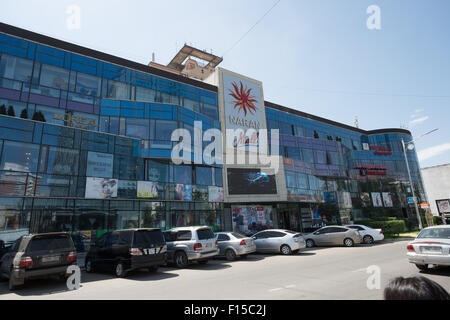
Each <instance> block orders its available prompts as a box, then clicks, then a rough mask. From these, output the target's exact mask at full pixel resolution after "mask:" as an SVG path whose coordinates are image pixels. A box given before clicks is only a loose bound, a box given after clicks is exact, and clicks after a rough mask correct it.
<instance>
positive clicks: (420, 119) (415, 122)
mask: <svg viewBox="0 0 450 320" xmlns="http://www.w3.org/2000/svg"><path fill="white" fill-rule="evenodd" d="M429 118H430V117H428V116H425V117H422V118H418V119H415V120H413V121H410V122H409V125H410V126H412V127H413V126H416V125H418V124H421V123H423V122H425V121H427V120H428V119H429Z"/></svg>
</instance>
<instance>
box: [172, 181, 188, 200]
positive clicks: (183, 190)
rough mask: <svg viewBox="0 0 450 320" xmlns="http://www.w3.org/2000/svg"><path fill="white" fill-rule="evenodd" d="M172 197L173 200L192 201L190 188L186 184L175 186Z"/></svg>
mask: <svg viewBox="0 0 450 320" xmlns="http://www.w3.org/2000/svg"><path fill="white" fill-rule="evenodd" d="M174 196H175V199H174V200H180V201H192V186H191V185H187V184H177V185H176V186H175V195H174Z"/></svg>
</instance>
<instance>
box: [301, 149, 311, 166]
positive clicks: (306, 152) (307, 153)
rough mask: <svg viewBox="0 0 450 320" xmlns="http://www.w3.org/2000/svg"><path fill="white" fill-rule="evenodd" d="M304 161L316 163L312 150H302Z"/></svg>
mask: <svg viewBox="0 0 450 320" xmlns="http://www.w3.org/2000/svg"><path fill="white" fill-rule="evenodd" d="M302 154H303V161H305V162H309V163H314V154H313V151H312V150H311V149H302Z"/></svg>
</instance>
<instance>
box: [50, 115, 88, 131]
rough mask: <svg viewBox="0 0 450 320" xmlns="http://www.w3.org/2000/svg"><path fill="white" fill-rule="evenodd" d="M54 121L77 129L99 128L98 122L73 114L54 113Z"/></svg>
mask: <svg viewBox="0 0 450 320" xmlns="http://www.w3.org/2000/svg"><path fill="white" fill-rule="evenodd" d="M53 119H54V120H59V121H63V122H64V124H65V125H66V126H69V127H74V128H77V129H88V128H89V127H94V128H96V127H97V122H96V121H95V120H93V119H89V118H86V117H82V116H76V115H73V114H71V113H54V114H53Z"/></svg>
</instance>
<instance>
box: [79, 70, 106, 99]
mask: <svg viewBox="0 0 450 320" xmlns="http://www.w3.org/2000/svg"><path fill="white" fill-rule="evenodd" d="M101 88H102V80H101V79H100V78H98V77H95V76H91V75H88V74H84V73H81V72H79V73H78V74H77V84H76V91H77V92H78V93H81V94H84V95H88V96H95V97H98V96H99V95H100V91H101Z"/></svg>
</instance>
